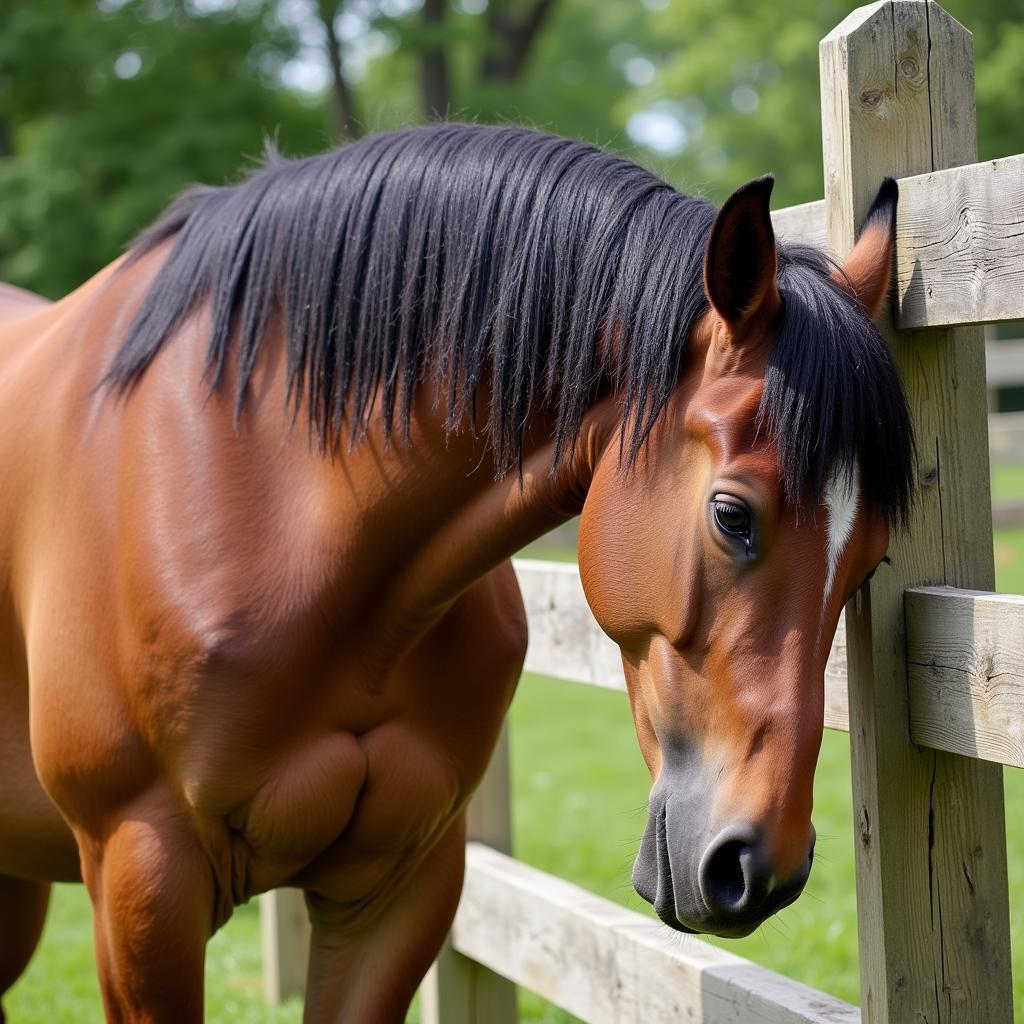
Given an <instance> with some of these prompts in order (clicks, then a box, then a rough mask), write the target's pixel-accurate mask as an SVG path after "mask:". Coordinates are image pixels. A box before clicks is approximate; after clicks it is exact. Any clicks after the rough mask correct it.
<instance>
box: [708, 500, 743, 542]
mask: <svg viewBox="0 0 1024 1024" xmlns="http://www.w3.org/2000/svg"><path fill="white" fill-rule="evenodd" d="M714 511H715V524H716V525H717V526H718V528H719V529H720V530H721V531H722V533H727V534H729V536H731V537H739V538H740V539H741V540H745V541H748V542H749V540H750V513H749V512H748V511H747V510H746V509H745V508H744V507H743V506H742V505H735V504H733V503H732V502H729V501H716V502H715V503H714Z"/></svg>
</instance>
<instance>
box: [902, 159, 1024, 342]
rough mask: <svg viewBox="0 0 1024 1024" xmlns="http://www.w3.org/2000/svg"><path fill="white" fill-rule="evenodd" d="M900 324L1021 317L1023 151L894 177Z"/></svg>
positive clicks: (1023, 286) (1023, 305)
mask: <svg viewBox="0 0 1024 1024" xmlns="http://www.w3.org/2000/svg"><path fill="white" fill-rule="evenodd" d="M896 219H897V245H896V315H897V322H898V324H899V326H900V327H903V328H907V327H928V326H933V325H934V326H942V325H950V324H978V323H986V322H992V321H997V320H1018V319H1021V318H1024V154H1022V155H1017V156H1010V157H1005V158H1004V159H1002V160H990V161H987V162H985V163H980V164H971V165H969V166H966V167H956V168H953V169H950V170H942V171H935V172H933V173H930V174H921V175H918V176H915V177H910V178H902V179H900V205H899V211H898V213H897V218H896Z"/></svg>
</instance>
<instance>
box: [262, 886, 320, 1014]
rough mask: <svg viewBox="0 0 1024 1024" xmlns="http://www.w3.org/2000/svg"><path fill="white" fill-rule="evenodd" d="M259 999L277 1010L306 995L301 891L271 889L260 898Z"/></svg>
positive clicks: (305, 920) (305, 926)
mask: <svg viewBox="0 0 1024 1024" xmlns="http://www.w3.org/2000/svg"><path fill="white" fill-rule="evenodd" d="M260 933H261V937H262V940H263V941H262V945H263V998H264V999H266V1001H267V1003H268V1004H269V1005H270V1006H277V1005H278V1004H280V1003H282V1002H284V1000H285V999H290V998H291V997H292V996H301V995H302V994H303V993H304V992H305V991H306V967H307V965H308V964H309V936H310V927H309V915H308V914H307V913H306V900H305V897H304V896H303V895H302V890H301V889H271V891H270V892H265V893H264V894H263V895H262V896H260Z"/></svg>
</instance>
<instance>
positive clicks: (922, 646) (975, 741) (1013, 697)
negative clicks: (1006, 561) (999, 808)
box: [905, 587, 1024, 768]
mask: <svg viewBox="0 0 1024 1024" xmlns="http://www.w3.org/2000/svg"><path fill="white" fill-rule="evenodd" d="M905 600H906V606H907V661H908V668H907V671H908V674H909V680H910V686H911V691H912V697H913V699H912V700H911V703H910V730H911V735H912V736H913V738H914V742H915V743H920V744H923V745H924V746H929V747H940V748H941V749H943V750H951V751H955V752H956V753H959V754H964V755H966V756H968V757H978V758H984V759H985V760H988V761H996V762H998V763H1000V764H1006V765H1013V766H1014V767H1017V768H1024V597H1021V596H1019V595H1016V594H987V593H976V592H973V591H966V590H951V589H948V588H945V587H919V588H915V589H913V590H908V591H907V594H906V598H905Z"/></svg>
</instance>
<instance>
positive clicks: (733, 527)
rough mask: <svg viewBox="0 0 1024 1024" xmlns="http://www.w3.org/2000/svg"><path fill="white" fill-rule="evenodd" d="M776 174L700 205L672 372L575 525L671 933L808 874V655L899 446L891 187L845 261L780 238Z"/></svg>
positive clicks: (753, 920) (855, 566) (814, 671)
mask: <svg viewBox="0 0 1024 1024" xmlns="http://www.w3.org/2000/svg"><path fill="white" fill-rule="evenodd" d="M771 186H772V182H771V179H770V178H763V179H760V180H757V181H754V182H751V183H750V184H748V185H746V186H744V187H743V188H741V189H739V190H738V191H737V192H736V193H734V194H733V195H732V196H731V197H730V198H729V200H728V201H727V202H726V203H725V204H724V206H723V207H722V208H721V210H720V211H719V213H718V215H717V218H716V220H715V222H714V226H713V228H712V230H711V233H710V236H709V239H708V244H707V252H706V258H705V267H704V285H705V290H706V293H707V298H708V301H709V305H708V311H707V313H706V314H705V315H704V316H703V317H702V319H701V320H700V321H699V322H698V324H697V326H696V328H695V330H694V331H693V332H692V333H691V335H690V337H689V339H687V342H686V354H685V356H684V372H683V374H682V376H681V379H680V381H679V384H678V386H677V388H676V390H675V392H674V393H673V395H672V398H671V399H670V401H669V403H668V405H667V407H666V408H665V410H664V413H663V415H662V416H661V417H660V418H659V420H658V421H657V423H656V424H655V426H654V427H653V429H652V430H651V433H650V434H649V436H648V437H647V439H646V441H645V443H644V445H643V447H642V449H641V450H640V452H639V454H638V456H637V458H636V460H635V462H633V463H628V462H627V460H623V459H622V457H621V448H620V447H618V446H616V445H614V444H613V445H611V446H610V448H609V450H608V451H607V452H606V453H605V455H604V457H602V458H601V460H600V461H599V463H598V465H597V468H596V472H595V475H594V479H593V483H592V485H591V488H590V490H589V493H588V497H587V500H586V503H585V505H584V508H583V515H582V520H581V529H580V548H579V558H580V570H581V575H582V579H583V583H584V588H585V591H586V595H587V599H588V601H589V603H590V605H591V608H592V610H593V612H594V614H595V616H596V618H597V620H598V622H599V623H600V625H601V626H602V627H603V629H604V630H605V631H606V632H607V633H608V635H609V636H611V637H612V639H614V640H615V641H616V642H617V643H618V645H619V647H620V649H621V652H622V662H623V666H624V670H625V677H626V683H627V689H628V691H629V697H630V702H631V705H632V710H633V716H634V720H635V725H636V731H637V735H638V737H639V741H640V747H641V750H642V752H643V756H644V758H645V760H646V762H647V766H648V768H649V770H650V774H651V777H652V780H653V788H652V790H651V795H650V803H649V817H648V822H647V827H646V830H645V832H644V835H643V840H642V842H641V845H640V850H639V854H638V856H637V858H636V864H635V868H634V871H633V882H634V886H635V888H636V890H637V892H639V893H640V895H641V896H643V897H644V898H645V899H646V900H648V901H650V902H651V903H653V905H654V907H655V909H656V911H657V913H658V916H659V917H660V918H661V919H662V920H663V921H664V922H665V923H667V924H669V925H671V926H672V927H674V928H677V929H679V930H682V931H704V932H714V933H716V934H720V935H728V936H739V935H744V934H747V933H748V932H750V931H751V930H753V929H754V928H755V927H757V926H758V925H759V924H760V923H761V922H762V921H763V920H764V919H765V918H766V917H768V916H769V915H770V914H772V913H774V912H775V911H777V910H779V909H780V908H782V907H784V906H786V905H787V904H789V903H791V902H792V901H793V900H795V899H796V897H797V896H798V895H799V893H800V892H801V890H802V889H803V886H804V884H805V882H806V881H807V877H808V873H809V872H810V869H811V861H812V858H813V852H814V840H815V833H814V829H813V826H812V825H811V804H812V787H813V777H814V769H815V764H816V761H817V756H818V750H819V746H820V743H821V736H822V728H823V707H824V671H825V664H826V661H827V659H828V655H829V650H830V646H831V641H832V638H833V635H834V633H835V630H836V626H837V623H838V619H839V614H840V612H841V610H842V608H843V606H844V604H845V603H846V602H847V601H848V600H849V599H850V597H851V596H852V595H853V594H854V592H855V591H856V590H857V588H858V587H859V586H860V585H861V584H862V583H863V582H864V580H865V579H866V578H867V577H868V576H869V575H870V573H871V572H872V571H873V570H874V568H875V567H876V566H877V565H878V564H879V562H880V561H881V560H882V558H883V556H884V555H885V552H886V549H887V547H888V542H889V532H890V528H891V527H892V526H894V525H896V524H898V523H899V521H900V520H901V518H903V517H905V515H906V512H907V508H908V504H909V493H910V466H911V464H912V458H913V440H912V435H911V428H910V424H909V420H908V414H907V408H906V404H905V400H904V396H903V391H902V386H901V384H900V380H899V377H898V374H897V372H896V369H895V367H894V365H893V363H892V362H891V360H890V358H889V355H888V350H887V348H886V346H885V343H884V341H883V339H882V338H881V335H880V334H879V332H878V331H877V329H876V328H875V326H874V325H873V323H872V317H873V316H874V315H875V314H876V313H877V312H878V310H879V308H880V307H881V305H882V303H883V301H884V298H885V295H886V292H887V290H888V284H889V267H890V264H891V260H892V249H893V230H894V217H895V204H896V189H895V184H894V183H893V182H891V181H889V182H886V184H885V185H884V186H883V188H882V190H881V192H880V193H879V197H878V199H877V200H876V202H875V205H874V207H873V208H872V211H871V213H870V215H869V217H868V220H867V222H866V224H865V226H864V228H863V230H862V233H861V236H860V239H859V241H858V243H857V246H856V248H855V249H854V251H853V253H852V254H851V256H850V257H849V259H848V260H847V262H846V263H845V265H844V266H842V267H841V268H838V267H837V268H830V266H829V265H828V263H827V262H826V261H825V259H824V258H823V257H822V256H821V255H820V253H816V252H814V251H812V250H810V249H806V248H803V247H787V246H780V245H777V244H776V240H775V237H774V234H773V231H772V224H771V218H770V215H769V206H768V204H769V196H770V193H771Z"/></svg>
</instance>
